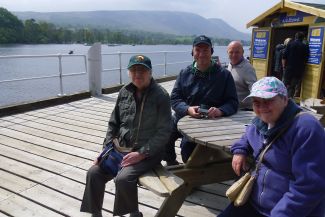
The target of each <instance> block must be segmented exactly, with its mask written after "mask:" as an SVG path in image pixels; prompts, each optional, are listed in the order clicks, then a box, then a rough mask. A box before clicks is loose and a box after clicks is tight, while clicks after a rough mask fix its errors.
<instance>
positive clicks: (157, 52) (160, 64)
mask: <svg viewBox="0 0 325 217" xmlns="http://www.w3.org/2000/svg"><path fill="white" fill-rule="evenodd" d="M139 53H141V54H144V55H148V54H163V58H164V59H163V63H158V64H153V65H152V66H163V67H164V76H167V66H168V65H175V64H182V63H191V62H192V60H191V61H189V60H187V61H175V62H167V55H168V54H175V53H185V54H187V53H188V51H155V52H117V53H116V52H115V53H102V56H112V55H118V61H119V63H118V65H119V67H117V68H110V69H102V72H109V71H116V70H118V71H119V75H120V76H119V80H120V84H122V83H123V81H122V71H123V70H125V69H127V68H126V67H123V66H122V55H130V54H131V55H134V54H139Z"/></svg>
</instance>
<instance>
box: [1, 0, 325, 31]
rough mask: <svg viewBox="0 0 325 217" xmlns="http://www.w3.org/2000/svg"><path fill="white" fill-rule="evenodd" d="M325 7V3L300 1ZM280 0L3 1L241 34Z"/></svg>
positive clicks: (14, 6)
mask: <svg viewBox="0 0 325 217" xmlns="http://www.w3.org/2000/svg"><path fill="white" fill-rule="evenodd" d="M297 1H301V2H309V3H321V4H324V2H325V1H324V0H297ZM278 2H280V0H160V1H157V0H0V6H1V7H4V8H6V9H8V10H9V11H36V12H60V11H94V10H165V11H184V12H191V13H195V14H198V15H201V16H203V17H205V18H221V19H223V20H224V21H226V22H227V23H228V24H230V25H231V26H232V27H234V28H236V29H237V30H239V31H242V32H249V31H250V30H247V29H246V24H247V23H248V22H249V21H251V20H252V19H254V18H255V17H257V16H258V15H260V14H261V13H263V12H264V11H266V10H267V9H269V8H270V7H272V6H273V5H275V4H277V3H278Z"/></svg>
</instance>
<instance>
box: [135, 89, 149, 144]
mask: <svg viewBox="0 0 325 217" xmlns="http://www.w3.org/2000/svg"><path fill="white" fill-rule="evenodd" d="M146 98H147V92H146V93H145V94H144V96H143V99H142V102H141V108H140V115H139V123H138V130H137V135H136V138H135V144H138V138H139V131H140V126H141V119H142V113H143V108H144V102H145V101H146Z"/></svg>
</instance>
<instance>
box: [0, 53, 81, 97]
mask: <svg viewBox="0 0 325 217" xmlns="http://www.w3.org/2000/svg"><path fill="white" fill-rule="evenodd" d="M53 57H57V58H58V63H59V65H58V66H59V68H58V72H59V74H58V75H48V76H36V77H33V76H32V77H28V78H26V77H24V78H16V79H9V80H2V81H0V84H1V83H9V82H17V81H28V80H37V79H45V78H56V77H59V80H60V93H59V94H58V96H64V91H63V77H68V76H76V75H83V74H87V58H86V55H82V54H73V55H71V54H49V55H10V56H0V60H1V59H22V58H24V59H25V58H53ZM67 57H83V60H84V66H85V71H84V72H78V73H68V74H63V68H62V58H67Z"/></svg>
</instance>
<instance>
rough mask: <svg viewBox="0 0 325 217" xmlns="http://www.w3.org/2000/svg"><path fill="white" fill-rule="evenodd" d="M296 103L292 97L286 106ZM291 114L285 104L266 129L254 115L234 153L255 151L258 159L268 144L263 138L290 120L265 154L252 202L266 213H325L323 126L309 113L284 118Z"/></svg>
mask: <svg viewBox="0 0 325 217" xmlns="http://www.w3.org/2000/svg"><path fill="white" fill-rule="evenodd" d="M293 104H294V103H293V102H292V101H289V104H288V106H287V107H293V106H295V105H293ZM291 114H292V112H291ZM289 115H290V109H288V108H286V110H285V111H284V112H283V114H282V115H281V117H280V120H279V122H277V123H276V125H275V127H274V128H275V130H274V129H273V128H272V129H273V130H272V129H270V130H267V126H266V124H265V123H263V122H262V121H261V120H260V119H258V118H256V119H254V120H253V122H252V125H250V126H248V127H247V129H246V133H245V134H244V135H243V136H242V138H241V139H240V140H239V141H238V142H236V143H235V144H234V145H233V146H232V148H231V151H232V153H233V154H244V155H248V154H250V153H252V154H253V156H254V158H255V159H256V158H257V155H259V153H260V152H261V149H262V147H263V144H265V142H264V143H263V141H265V140H268V139H271V137H272V136H275V135H276V134H277V133H278V132H279V131H278V130H276V128H278V129H280V128H281V127H283V126H284V124H289V125H288V126H290V127H289V128H288V129H287V131H286V132H284V134H282V136H280V138H279V139H277V140H276V141H275V142H274V143H273V144H272V145H271V147H270V149H269V150H268V151H267V152H266V154H265V155H264V159H263V162H262V166H261V168H260V170H259V171H258V174H257V180H256V182H255V185H254V187H253V191H252V195H251V198H250V202H251V204H252V205H253V206H254V207H255V208H256V210H257V211H258V212H259V213H261V214H263V215H265V216H273V217H300V216H301V217H306V216H314V217H316V216H319V217H324V214H325V169H324V165H325V164H324V162H325V161H324V160H325V132H324V128H323V127H322V126H321V125H320V123H319V121H318V120H316V119H315V118H314V117H313V116H311V115H309V114H301V115H299V116H297V117H296V118H295V119H294V120H293V121H290V122H288V121H285V120H288V116H289ZM271 131H273V132H271ZM272 134H273V135H272ZM269 141H270V140H269Z"/></svg>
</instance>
